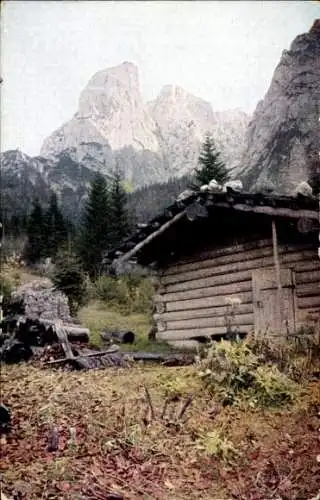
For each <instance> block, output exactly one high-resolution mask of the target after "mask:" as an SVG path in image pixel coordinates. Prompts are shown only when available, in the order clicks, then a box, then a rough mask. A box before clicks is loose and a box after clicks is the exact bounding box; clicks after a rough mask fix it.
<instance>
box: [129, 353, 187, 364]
mask: <svg viewBox="0 0 320 500" xmlns="http://www.w3.org/2000/svg"><path fill="white" fill-rule="evenodd" d="M122 354H124V355H126V356H129V358H131V359H133V360H134V361H149V362H152V363H161V364H164V365H166V366H183V365H188V364H192V363H193V362H194V356H193V355H192V354H191V353H190V354H189V353H188V354H187V353H158V352H157V353H155V352H144V351H136V352H133V351H132V352H130V351H122Z"/></svg>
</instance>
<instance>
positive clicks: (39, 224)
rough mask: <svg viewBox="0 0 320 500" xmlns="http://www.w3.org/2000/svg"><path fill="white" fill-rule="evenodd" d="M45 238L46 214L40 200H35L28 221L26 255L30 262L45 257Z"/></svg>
mask: <svg viewBox="0 0 320 500" xmlns="http://www.w3.org/2000/svg"><path fill="white" fill-rule="evenodd" d="M45 240H46V237H45V223H44V214H43V210H42V207H41V205H40V203H39V201H38V200H35V201H34V202H33V208H32V210H31V213H30V215H29V217H28V221H27V243H26V248H25V257H26V259H27V261H28V262H30V263H32V264H34V263H35V262H38V261H39V260H40V259H41V258H43V257H45V253H46V252H45V250H46V243H45Z"/></svg>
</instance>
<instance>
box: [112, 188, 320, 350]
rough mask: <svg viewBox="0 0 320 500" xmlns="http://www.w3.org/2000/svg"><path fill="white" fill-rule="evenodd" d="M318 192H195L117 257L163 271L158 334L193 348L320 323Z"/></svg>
mask: <svg viewBox="0 0 320 500" xmlns="http://www.w3.org/2000/svg"><path fill="white" fill-rule="evenodd" d="M318 208H319V204H318V200H317V199H316V198H315V197H305V196H301V195H297V196H296V197H288V196H271V195H268V196H267V195H262V194H248V193H237V192H233V191H232V190H227V192H225V193H221V192H220V193H208V192H204V193H201V192H199V193H191V194H189V195H188V196H186V197H185V199H183V197H182V199H180V200H179V199H178V201H176V202H175V203H174V204H173V205H171V206H170V207H168V208H167V209H166V210H165V211H164V212H163V213H162V214H161V215H160V216H159V217H156V218H155V219H153V220H152V221H150V223H149V224H145V225H142V226H141V227H140V228H139V230H138V231H137V232H136V233H135V234H134V235H133V237H131V238H130V239H129V240H127V241H126V242H124V244H123V245H122V246H121V247H120V248H119V249H118V251H117V253H114V254H113V258H114V257H117V259H116V260H115V262H116V263H117V264H118V265H121V263H122V262H124V261H126V260H128V259H132V258H133V257H135V259H136V261H137V262H138V263H139V264H140V265H143V266H146V265H149V266H150V265H151V266H152V267H153V268H155V269H156V270H157V274H158V277H159V288H158V290H157V294H156V296H155V298H154V303H155V307H154V316H153V320H154V325H155V326H156V338H157V339H159V340H165V341H167V342H169V343H170V344H172V345H174V346H176V347H182V346H184V347H194V346H195V345H196V344H197V343H198V342H203V341H205V340H207V339H208V338H211V339H220V338H223V337H226V336H228V335H229V334H230V331H233V332H234V331H235V332H236V333H237V334H238V335H240V336H242V337H243V336H245V335H247V334H248V333H251V332H255V334H256V335H265V334H267V335H270V336H271V335H272V336H274V337H275V338H280V337H282V338H283V337H284V336H288V335H296V334H299V332H302V331H303V328H305V327H306V326H307V327H308V328H309V327H310V325H311V327H312V328H314V327H315V326H316V325H319V316H320V314H319V313H320V259H319V255H318V246H319V210H318Z"/></svg>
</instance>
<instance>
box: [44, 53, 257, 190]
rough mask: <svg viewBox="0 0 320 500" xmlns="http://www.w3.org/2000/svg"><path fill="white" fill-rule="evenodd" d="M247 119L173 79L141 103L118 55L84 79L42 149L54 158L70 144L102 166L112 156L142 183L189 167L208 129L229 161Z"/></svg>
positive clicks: (108, 166) (134, 78)
mask: <svg viewBox="0 0 320 500" xmlns="http://www.w3.org/2000/svg"><path fill="white" fill-rule="evenodd" d="M248 121H249V117H248V115H246V113H244V112H239V111H238V110H236V111H234V112H233V111H232V110H231V111H226V112H220V113H214V112H213V110H212V107H211V105H210V104H209V103H208V102H206V101H204V100H202V99H200V98H198V97H195V96H193V95H192V94H189V93H188V92H186V91H185V90H184V89H182V88H181V87H179V86H176V85H168V86H165V87H164V88H163V89H162V90H161V92H160V94H159V96H158V97H157V98H156V99H155V100H154V101H152V102H149V103H144V101H143V97H142V95H141V91H140V83H139V74H138V68H137V67H136V66H135V65H134V64H133V63H130V62H124V63H123V64H120V65H119V66H116V67H113V68H108V69H106V70H103V71H99V72H98V73H96V74H95V75H94V76H93V77H92V78H91V79H90V81H89V82H88V84H87V86H86V87H85V89H84V90H83V91H82V92H81V95H80V98H79V106H78V110H77V112H76V113H75V115H74V116H73V118H72V119H71V120H70V121H68V122H67V123H65V124H64V125H62V126H61V127H60V128H59V129H58V130H56V131H55V132H53V134H52V135H51V136H50V137H48V138H47V139H46V140H45V141H44V143H43V146H42V148H41V156H43V157H45V158H52V159H54V158H55V157H56V156H57V155H59V154H61V152H65V153H67V152H68V151H70V150H72V151H74V153H75V155H76V158H77V161H79V162H80V163H84V164H85V165H87V164H90V165H89V168H92V169H94V170H99V171H101V172H102V173H107V172H110V171H111V170H112V169H113V168H114V166H115V164H117V165H118V166H119V167H120V168H121V169H122V170H123V173H124V176H125V178H126V179H127V180H129V181H130V182H131V183H132V184H133V185H134V187H140V186H143V185H147V184H150V183H152V182H156V181H163V180H165V179H168V178H169V177H172V176H181V175H183V174H185V173H187V172H190V170H191V169H192V168H194V167H195V166H196V163H197V157H198V154H199V150H200V145H201V142H202V141H203V139H204V136H205V134H206V133H207V132H212V134H213V136H214V138H215V139H216V142H217V145H218V147H219V148H220V149H221V151H222V154H223V155H224V158H225V160H226V162H227V163H228V165H229V166H230V168H231V167H232V166H233V163H234V160H233V159H234V156H235V155H234V153H235V149H236V148H237V147H238V148H240V149H241V147H242V146H243V141H244V135H245V131H246V127H247V124H248ZM231 136H233V143H232V144H231V141H230V139H231Z"/></svg>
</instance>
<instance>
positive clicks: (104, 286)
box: [94, 276, 129, 305]
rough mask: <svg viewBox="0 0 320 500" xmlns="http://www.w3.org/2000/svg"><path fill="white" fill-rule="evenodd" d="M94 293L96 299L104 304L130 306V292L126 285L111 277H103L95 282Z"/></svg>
mask: <svg viewBox="0 0 320 500" xmlns="http://www.w3.org/2000/svg"><path fill="white" fill-rule="evenodd" d="M94 293H95V296H96V297H95V298H97V299H99V300H102V301H103V302H109V303H113V304H119V305H127V304H128V299H129V290H128V288H127V286H126V284H125V283H123V282H121V281H119V280H117V279H115V278H111V277H110V276H101V277H100V278H98V279H97V280H96V281H95V282H94Z"/></svg>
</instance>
